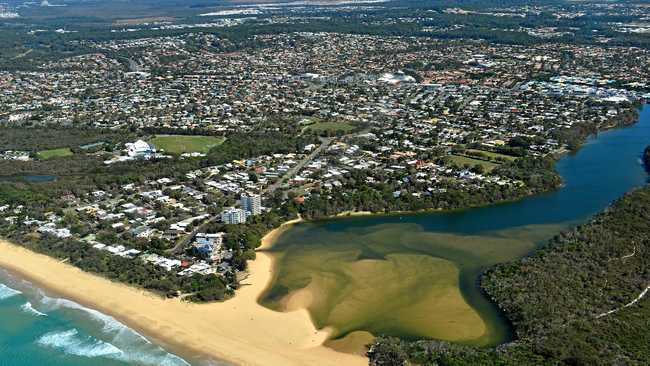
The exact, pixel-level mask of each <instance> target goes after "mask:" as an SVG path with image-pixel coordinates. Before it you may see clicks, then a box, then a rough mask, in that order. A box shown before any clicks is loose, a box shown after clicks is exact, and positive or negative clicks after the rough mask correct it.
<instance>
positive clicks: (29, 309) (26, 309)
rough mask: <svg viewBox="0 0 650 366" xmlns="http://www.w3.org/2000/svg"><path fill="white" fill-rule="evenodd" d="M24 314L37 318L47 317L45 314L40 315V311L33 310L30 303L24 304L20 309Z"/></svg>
mask: <svg viewBox="0 0 650 366" xmlns="http://www.w3.org/2000/svg"><path fill="white" fill-rule="evenodd" d="M20 308H21V309H22V310H23V311H24V312H26V313H29V314H33V315H37V316H47V314H45V313H41V312H40V311H38V310H36V309H34V306H32V303H31V302H29V301H28V302H26V303H24V304H23V305H22V306H21V307H20Z"/></svg>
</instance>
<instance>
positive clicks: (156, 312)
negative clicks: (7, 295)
mask: <svg viewBox="0 0 650 366" xmlns="http://www.w3.org/2000/svg"><path fill="white" fill-rule="evenodd" d="M300 221H302V219H300V218H298V219H295V220H290V221H288V222H286V223H284V224H282V225H281V226H280V227H278V228H276V229H274V230H272V231H270V232H269V233H267V234H266V235H265V236H264V238H263V239H262V246H261V247H260V249H262V250H263V249H265V248H268V247H270V246H272V245H273V243H274V241H275V240H276V239H277V237H278V236H279V235H280V234H282V233H283V232H284V231H285V230H287V229H288V228H289V227H291V225H293V224H295V223H298V222H300ZM0 267H2V268H5V269H7V270H8V271H10V272H12V273H16V274H18V275H19V276H20V277H22V278H25V279H27V280H29V281H31V282H33V283H34V284H35V285H37V287H41V288H43V289H44V290H46V291H49V292H51V293H52V294H55V295H57V296H61V297H64V298H67V299H70V300H73V301H75V302H78V303H79V304H81V305H83V306H86V307H89V308H92V309H97V310H99V311H101V312H102V313H105V314H107V315H110V316H112V317H114V318H115V319H117V320H119V321H120V322H122V323H124V324H125V325H127V326H128V327H129V328H132V329H133V330H135V331H137V332H139V333H142V334H143V335H144V336H145V337H147V338H148V339H150V340H152V341H154V342H155V343H157V344H160V345H161V346H162V347H163V348H165V349H166V350H167V351H168V352H171V353H174V354H177V355H178V356H180V357H182V358H184V359H186V360H187V361H197V360H202V361H210V360H215V361H219V362H226V363H229V364H236V365H260V366H262V365H287V366H292V365H295V366H302V365H314V366H320V365H332V366H347V365H350V366H356V365H359V366H360V365H367V363H368V360H367V358H365V357H361V356H358V355H351V354H346V353H341V352H337V351H335V350H333V349H331V348H328V347H326V346H324V345H323V344H324V343H325V342H326V341H327V339H328V336H329V332H328V331H327V330H318V329H316V328H315V326H314V324H313V322H312V320H311V316H310V315H309V313H308V311H307V310H306V309H299V310H296V311H293V312H288V313H284V312H276V311H273V310H270V309H267V308H265V307H263V306H262V305H260V304H258V302H257V300H258V298H259V297H260V296H261V295H262V293H263V291H264V290H265V289H266V288H267V286H269V285H270V283H271V280H272V276H273V261H272V258H271V256H270V255H269V254H266V253H264V252H257V258H256V259H255V260H254V261H250V262H249V277H248V278H247V279H246V280H244V283H242V285H243V286H242V287H241V288H240V289H239V290H238V291H237V295H236V296H235V297H233V298H231V299H229V300H227V301H224V302H219V303H210V304H194V303H188V302H182V301H181V300H179V299H164V298H162V297H158V296H157V295H155V294H152V293H149V292H147V291H146V290H142V289H137V288H135V287H130V286H128V285H125V284H120V283H116V282H112V281H110V280H108V279H105V278H102V277H100V276H97V275H94V274H91V273H87V272H83V271H82V270H80V269H78V268H76V267H74V266H72V265H69V264H65V263H61V262H60V261H58V260H57V259H54V258H51V257H49V256H47V255H44V254H40V253H36V252H32V251H30V250H28V249H26V248H23V247H21V246H19V245H15V244H12V243H10V242H8V241H6V240H4V239H0Z"/></svg>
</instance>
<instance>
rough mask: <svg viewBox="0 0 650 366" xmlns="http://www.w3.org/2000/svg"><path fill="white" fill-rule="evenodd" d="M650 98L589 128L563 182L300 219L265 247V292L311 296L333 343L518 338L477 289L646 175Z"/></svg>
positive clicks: (284, 307) (292, 305)
mask: <svg viewBox="0 0 650 366" xmlns="http://www.w3.org/2000/svg"><path fill="white" fill-rule="evenodd" d="M648 144H650V106H648V105H646V106H645V107H644V109H643V110H642V112H641V117H640V121H639V123H637V124H635V125H633V126H631V127H626V128H621V129H616V130H611V131H607V132H603V133H601V134H600V135H599V136H597V137H594V138H592V139H591V140H590V141H589V142H588V143H587V144H586V145H585V146H584V147H583V148H581V149H580V151H578V152H577V153H576V154H572V155H566V156H564V157H563V158H562V159H561V160H560V161H559V162H558V164H557V169H558V171H559V172H560V174H561V175H562V177H563V179H564V182H565V185H564V187H563V188H562V189H560V190H559V191H556V192H552V193H548V194H543V195H539V196H535V197H530V198H528V199H524V200H521V201H518V202H512V203H505V204H499V205H495V206H489V207H483V208H476V209H469V210H460V211H452V212H442V213H421V214H410V215H391V216H367V217H351V218H340V219H333V220H326V221H321V222H315V223H302V224H299V225H296V226H294V227H293V228H292V229H291V230H288V231H287V232H286V233H284V234H283V235H282V236H281V237H280V238H279V239H278V242H277V243H276V245H275V246H274V247H273V248H272V249H271V250H270V251H269V252H271V253H272V254H273V255H274V257H275V259H276V265H275V279H274V281H273V282H272V284H271V286H270V287H269V289H268V290H267V292H266V293H265V295H264V296H263V297H262V298H261V299H260V303H262V304H263V305H265V306H267V307H269V308H272V309H275V310H280V311H290V310H292V309H296V308H301V307H306V308H307V309H308V310H309V311H310V313H311V315H312V318H313V320H314V322H315V323H316V325H317V326H318V327H319V328H326V327H327V328H329V329H331V331H332V338H333V340H332V341H330V346H332V347H333V348H336V349H340V350H344V351H347V352H354V351H356V352H361V351H362V349H363V345H364V344H366V343H368V341H369V340H370V339H371V337H372V335H379V334H386V335H394V336H400V337H403V338H422V337H426V338H435V339H443V340H449V341H454V342H460V343H467V344H474V345H479V346H488V345H495V344H499V343H503V342H506V341H508V340H509V339H511V338H512V332H511V329H510V326H509V324H508V322H507V320H506V319H504V318H503V316H502V315H501V313H500V312H499V311H498V309H497V308H496V306H495V305H494V304H492V303H491V302H490V301H489V300H488V299H487V298H486V297H485V296H484V294H483V293H482V292H481V290H480V288H479V286H478V277H479V275H480V273H481V272H482V271H483V270H484V269H485V268H487V267H489V266H491V265H493V264H496V263H500V262H505V261H510V260H514V259H517V258H520V257H522V256H525V255H526V254H528V253H530V252H531V251H532V250H533V249H534V248H535V247H537V246H538V245H542V244H543V243H544V242H546V241H547V240H548V239H549V238H551V237H552V236H553V235H555V234H557V233H558V232H559V231H561V230H563V229H566V228H569V227H571V226H573V225H576V224H578V223H580V222H584V221H585V220H587V219H588V218H589V217H590V216H591V215H593V214H594V213H596V212H598V211H600V210H602V209H604V208H605V207H607V205H608V204H609V203H611V202H612V201H613V200H615V199H616V198H617V197H619V196H621V195H623V194H624V193H625V192H627V191H629V190H630V189H632V188H634V187H637V186H641V185H643V184H644V183H645V182H647V179H648V176H647V174H646V173H645V171H644V169H643V166H642V164H641V159H640V155H641V152H642V151H643V149H644V148H645V146H647V145H648Z"/></svg>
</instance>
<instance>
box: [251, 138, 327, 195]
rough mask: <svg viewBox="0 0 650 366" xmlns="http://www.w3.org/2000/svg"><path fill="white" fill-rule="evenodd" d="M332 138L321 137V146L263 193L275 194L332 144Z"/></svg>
mask: <svg viewBox="0 0 650 366" xmlns="http://www.w3.org/2000/svg"><path fill="white" fill-rule="evenodd" d="M332 140H333V139H332V138H331V137H320V141H321V144H320V146H319V147H317V148H316V149H314V151H312V152H311V153H310V154H309V155H307V156H306V157H305V158H304V159H302V160H301V161H300V162H299V163H298V164H296V166H294V167H293V168H291V169H289V171H287V173H286V174H284V175H283V176H282V177H280V179H278V181H277V182H275V183H273V184H271V185H270V186H268V187H266V189H264V191H263V192H262V194H273V192H275V190H276V189H278V188H280V187H282V185H283V184H284V183H286V182H287V181H288V180H289V179H292V178H293V177H295V176H296V174H298V172H299V171H300V170H301V169H302V168H304V167H305V166H306V165H307V164H309V163H311V162H312V160H314V159H315V158H316V157H317V156H318V155H320V153H322V152H323V150H325V149H326V148H327V147H328V146H330V144H331V143H332Z"/></svg>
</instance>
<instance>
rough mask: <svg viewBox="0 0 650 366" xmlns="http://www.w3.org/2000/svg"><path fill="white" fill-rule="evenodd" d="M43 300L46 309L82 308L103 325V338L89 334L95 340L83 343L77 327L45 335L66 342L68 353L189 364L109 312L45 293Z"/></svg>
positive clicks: (170, 365)
mask: <svg viewBox="0 0 650 366" xmlns="http://www.w3.org/2000/svg"><path fill="white" fill-rule="evenodd" d="M40 301H41V303H42V305H43V309H46V310H45V311H47V312H50V311H56V310H64V309H69V310H76V311H80V312H83V313H84V314H86V315H87V316H88V318H89V319H90V320H91V321H92V322H94V323H96V324H98V325H99V326H100V327H101V332H102V334H101V338H103V339H104V340H99V339H95V338H92V337H90V339H92V340H94V341H93V342H95V343H93V342H91V341H88V340H83V339H81V341H83V342H81V343H80V339H79V335H78V332H77V331H76V330H74V331H75V333H74V334H72V330H69V331H66V332H61V333H58V334H57V333H55V334H49V333H48V334H46V335H45V336H48V335H49V336H50V338H47V339H46V341H52V339H54V340H56V341H58V342H61V344H63V345H67V347H66V348H64V349H63V351H64V352H66V353H70V354H74V355H78V356H84V355H81V354H79V353H81V352H84V353H86V355H87V356H88V357H109V358H112V359H117V360H120V361H125V362H129V363H137V364H141V365H152V366H153V365H155V366H181V365H182V366H189V363H187V362H186V361H185V360H183V359H182V358H180V357H178V356H176V355H174V354H171V353H169V352H167V351H165V350H164V349H163V348H162V347H159V346H157V345H154V344H152V343H151V342H150V341H149V340H148V339H147V338H146V337H144V336H143V335H141V334H140V333H138V332H136V331H135V330H133V329H131V328H129V327H128V326H126V325H125V324H122V323H121V322H120V321H118V320H117V319H115V318H113V317H112V316H110V315H106V314H104V313H102V312H99V311H97V310H95V309H90V308H87V307H85V306H83V305H81V304H78V303H76V302H74V301H70V300H67V299H61V298H51V297H48V296H46V295H42V297H41V300H40ZM45 336H44V337H45ZM39 344H40V345H50V344H46V343H43V342H40V340H39ZM73 351H74V352H77V351H78V352H79V353H72V352H73ZM118 351H119V352H118Z"/></svg>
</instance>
